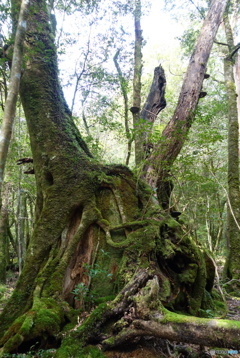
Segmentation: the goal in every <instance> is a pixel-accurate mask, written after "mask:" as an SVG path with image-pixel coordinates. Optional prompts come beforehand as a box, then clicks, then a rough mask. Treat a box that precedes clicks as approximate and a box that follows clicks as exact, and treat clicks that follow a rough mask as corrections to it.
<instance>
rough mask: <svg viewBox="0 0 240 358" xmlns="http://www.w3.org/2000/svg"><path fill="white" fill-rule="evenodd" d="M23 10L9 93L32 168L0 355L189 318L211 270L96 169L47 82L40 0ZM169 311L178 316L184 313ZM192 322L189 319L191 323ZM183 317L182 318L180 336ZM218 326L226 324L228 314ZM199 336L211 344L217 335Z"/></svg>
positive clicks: (205, 298) (115, 171)
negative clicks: (25, 240) (19, 264)
mask: <svg viewBox="0 0 240 358" xmlns="http://www.w3.org/2000/svg"><path fill="white" fill-rule="evenodd" d="M33 6H34V7H33V8H32V11H31V16H30V19H29V20H30V21H29V29H28V32H27V37H26V40H27V41H26V47H25V51H26V59H27V63H26V64H25V71H24V74H23V76H22V81H21V88H20V93H21V99H22V103H23V106H24V111H25V114H26V118H27V123H28V128H29V133H30V138H31V147H32V152H33V162H34V170H35V175H36V185H37V193H38V198H37V211H36V222H35V226H34V231H33V235H32V237H31V239H30V243H29V246H28V250H27V256H26V261H25V264H24V267H23V270H22V273H21V276H20V278H19V280H18V282H17V286H16V289H15V291H14V293H13V295H12V297H11V299H10V300H9V301H8V304H7V305H6V307H5V308H4V311H3V313H2V314H1V317H0V321H1V326H0V337H1V338H0V346H1V347H2V348H1V351H0V356H1V355H3V354H4V353H8V352H18V351H20V352H26V351H27V350H28V348H29V347H31V346H33V345H35V347H36V348H45V347H49V345H51V346H53V347H57V348H58V350H57V354H56V357H60V358H61V357H63V358H66V357H67V356H73V357H84V356H89V355H87V354H86V355H84V354H85V353H84V349H85V348H84V346H85V345H86V344H89V343H92V344H101V345H102V347H103V348H104V347H105V348H106V349H108V348H111V347H112V346H116V344H117V343H118V341H119V336H122V335H123V336H124V335H125V337H126V339H123V338H121V342H124V343H125V342H126V343H127V341H128V338H129V337H131V329H132V328H131V324H134V325H135V326H134V328H133V331H134V332H133V336H134V335H136V332H137V334H139V335H145V334H146V336H149V333H150V330H149V321H150V320H151V321H153V324H154V326H153V327H154V329H155V333H153V332H152V331H151V335H159V334H160V333H159V330H158V326H157V327H156V325H159V324H163V321H162V318H163V316H162V315H163V314H164V315H165V313H166V317H169V316H167V314H168V310H167V309H170V310H171V311H173V310H178V311H182V312H187V313H188V314H189V313H191V314H196V315H201V314H202V313H204V310H206V309H207V308H209V307H211V308H212V310H214V300H213V296H212V287H213V282H214V266H213V264H212V262H211V259H210V258H209V257H208V256H207V255H206V254H204V253H203V252H202V251H201V250H200V249H199V248H198V247H197V246H196V245H195V244H194V242H192V240H191V239H190V238H189V237H188V235H187V233H185V232H184V231H183V229H182V227H181V224H180V223H179V222H177V221H176V220H175V219H173V218H172V217H171V216H169V215H167V214H166V213H163V212H162V211H161V210H160V208H159V207H158V206H155V205H154V204H153V203H152V201H151V192H149V188H148V187H145V185H144V184H143V183H141V182H137V181H136V180H135V179H134V177H133V175H132V173H131V171H130V170H129V169H128V168H126V167H123V166H105V167H103V166H101V165H99V164H98V163H96V161H95V160H93V159H92V157H91V154H90V153H89V151H88V149H87V147H86V145H85V143H84V141H83V140H82V138H81V136H80V134H79V133H78V131H77V129H76V127H75V125H74V122H73V120H72V118H71V115H70V112H69V110H68V107H67V106H66V103H65V101H64V98H63V95H62V91H61V87H60V85H59V82H58V72H57V60H56V52H55V47H54V43H53V37H52V36H51V28H50V21H49V20H50V19H49V14H48V12H47V6H46V2H45V1H44V0H35V1H34V2H33ZM39 24H41V26H39ZM73 292H74V293H73ZM114 297H115V299H114V300H113V301H112V299H113V298H114ZM108 301H110V302H109V303H106V302H108ZM100 302H103V303H102V304H99V303H100ZM87 306H89V307H88V308H89V309H91V308H93V307H96V306H97V308H95V310H94V311H93V312H92V313H91V314H90V315H89V317H88V318H87V319H86V320H85V322H84V323H81V324H77V322H79V319H81V318H79V311H78V310H75V308H83V307H85V308H87ZM163 306H164V308H163ZM176 317H177V318H176V320H178V319H179V320H180V323H181V324H182V323H183V321H182V320H183V319H184V318H183V317H182V316H178V315H177V316H176ZM194 321H196V322H198V323H199V326H200V327H201V324H202V322H203V321H201V320H197V318H196V317H195V318H194ZM69 322H71V327H69V326H67V325H68V324H69ZM184 322H185V321H184ZM211 324H212V320H209V321H204V325H208V326H211V329H210V328H209V330H208V332H210V333H213V332H215V330H216V331H217V332H218V333H219V334H220V330H218V325H216V327H215V321H214V325H211ZM144 325H145V326H146V327H145V328H144ZM176 325H177V323H176ZM195 325H196V323H194V325H193V324H190V325H186V324H185V323H184V329H185V332H186V338H185V340H186V341H187V340H188V341H189V340H190V341H191V338H192V335H191V329H192V327H193V326H194V327H195ZM74 326H75V328H76V329H74V330H73V329H72V328H73V327H74ZM180 326H181V327H183V325H180ZM204 327H205V326H204ZM225 327H226V329H225V332H230V331H231V329H232V326H231V325H230V323H229V322H225ZM234 327H236V330H235V331H234V333H236V332H238V325H236V326H234ZM125 332H126V333H125ZM144 332H145V333H144ZM177 332H178V333H179V338H182V335H181V334H180V330H179V329H177V328H176V330H175V331H174V332H173V334H172V338H173V339H176V337H177V335H178V334H177ZM188 333H189V334H188ZM165 337H166V333H164V334H163V338H165ZM215 337H216V336H215ZM169 339H171V337H169ZM201 339H202V338H201ZM37 342H38V343H37ZM211 342H216V345H219V344H218V343H219V341H218V339H217V337H216V341H215V340H214V339H213V340H212V341H211ZM230 343H231V346H233V347H235V346H238V344H239V343H238V342H236V339H235V337H234V338H233V339H232V340H231V339H226V340H223V341H221V342H220V344H221V346H226V345H227V346H228V345H229V344H230ZM101 356H102V353H101V352H99V357H101Z"/></svg>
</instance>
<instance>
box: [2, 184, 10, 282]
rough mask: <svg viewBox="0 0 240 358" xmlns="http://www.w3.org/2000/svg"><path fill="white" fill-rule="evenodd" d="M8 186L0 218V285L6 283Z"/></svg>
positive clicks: (6, 185)
mask: <svg viewBox="0 0 240 358" xmlns="http://www.w3.org/2000/svg"><path fill="white" fill-rule="evenodd" d="M8 194H9V185H8V184H7V183H5V185H4V190H3V199H2V207H1V216H0V283H3V284H5V283H6V266H7V261H8V260H7V256H8V253H7V229H8Z"/></svg>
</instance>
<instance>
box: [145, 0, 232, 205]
mask: <svg viewBox="0 0 240 358" xmlns="http://www.w3.org/2000/svg"><path fill="white" fill-rule="evenodd" d="M226 3H227V0H223V1H218V0H213V1H212V2H211V5H210V9H209V12H208V14H207V17H206V19H205V21H204V24H203V27H202V30H201V32H200V35H199V38H198V41H197V44H196V47H195V50H194V53H193V55H192V56H191V59H190V62H189V65H188V69H187V72H186V76H185V79H184V82H183V85H182V89H181V93H180V96H179V99H178V104H177V107H176V110H175V112H174V115H173V117H172V119H171V120H170V122H169V123H168V125H167V126H166V128H165V129H164V131H163V133H162V137H161V140H160V142H159V144H158V145H157V146H156V148H155V150H154V152H153V153H152V155H151V156H150V157H149V158H148V162H147V165H146V168H145V171H146V174H145V176H146V179H147V181H148V183H149V184H150V185H151V187H152V188H153V190H156V189H157V191H158V199H159V200H160V202H162V199H161V197H162V196H164V192H165V190H166V184H167V186H168V180H169V179H168V173H169V171H170V169H171V166H172V164H173V162H174V160H175V159H176V158H177V156H178V154H179V152H180V150H181V148H182V146H183V144H184V142H185V140H186V137H187V134H188V131H189V128H190V127H191V124H192V121H193V119H194V115H195V110H196V106H197V104H198V100H199V97H200V92H201V88H202V83H203V80H204V74H205V72H206V66H207V61H208V58H209V55H210V51H211V48H212V45H213V41H214V38H215V35H216V33H217V30H218V27H219V25H220V23H221V20H222V16H223V12H224V9H225V7H226ZM166 180H167V183H166V182H165V181H166Z"/></svg>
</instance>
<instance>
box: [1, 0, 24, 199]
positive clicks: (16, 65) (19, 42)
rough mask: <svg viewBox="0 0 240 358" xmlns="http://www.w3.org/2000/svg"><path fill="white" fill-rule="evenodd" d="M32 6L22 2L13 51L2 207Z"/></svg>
mask: <svg viewBox="0 0 240 358" xmlns="http://www.w3.org/2000/svg"><path fill="white" fill-rule="evenodd" d="M29 5H30V1H29V0H22V2H21V10H20V15H19V21H18V26H17V31H16V35H15V43H14V49H13V59H12V65H11V75H10V84H9V91H8V96H7V100H6V103H5V107H4V115H3V122H2V129H1V138H0V205H1V187H2V184H3V178H4V169H5V164H6V159H7V153H8V148H9V143H10V140H11V135H12V127H13V121H14V117H15V111H16V103H17V96H18V91H19V84H20V78H21V69H22V47H23V41H24V37H25V32H26V28H27V21H26V20H27V14H28V8H29Z"/></svg>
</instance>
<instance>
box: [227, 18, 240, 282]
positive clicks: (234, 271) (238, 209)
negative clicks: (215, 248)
mask: <svg viewBox="0 0 240 358" xmlns="http://www.w3.org/2000/svg"><path fill="white" fill-rule="evenodd" d="M224 26H225V33H226V39H227V44H228V47H229V53H228V54H227V56H226V58H225V60H224V77H225V86H226V92H227V100H228V230H227V235H228V250H229V254H228V258H227V262H226V266H225V273H226V275H227V277H229V278H230V279H232V278H233V279H239V278H240V268H239V261H240V187H239V186H240V182H239V123H238V108H237V95H236V87H235V83H234V62H235V58H236V55H235V56H233V57H232V56H231V53H232V51H233V50H234V40H233V34H232V29H231V25H230V22H229V19H228V16H227V15H225V16H224Z"/></svg>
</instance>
